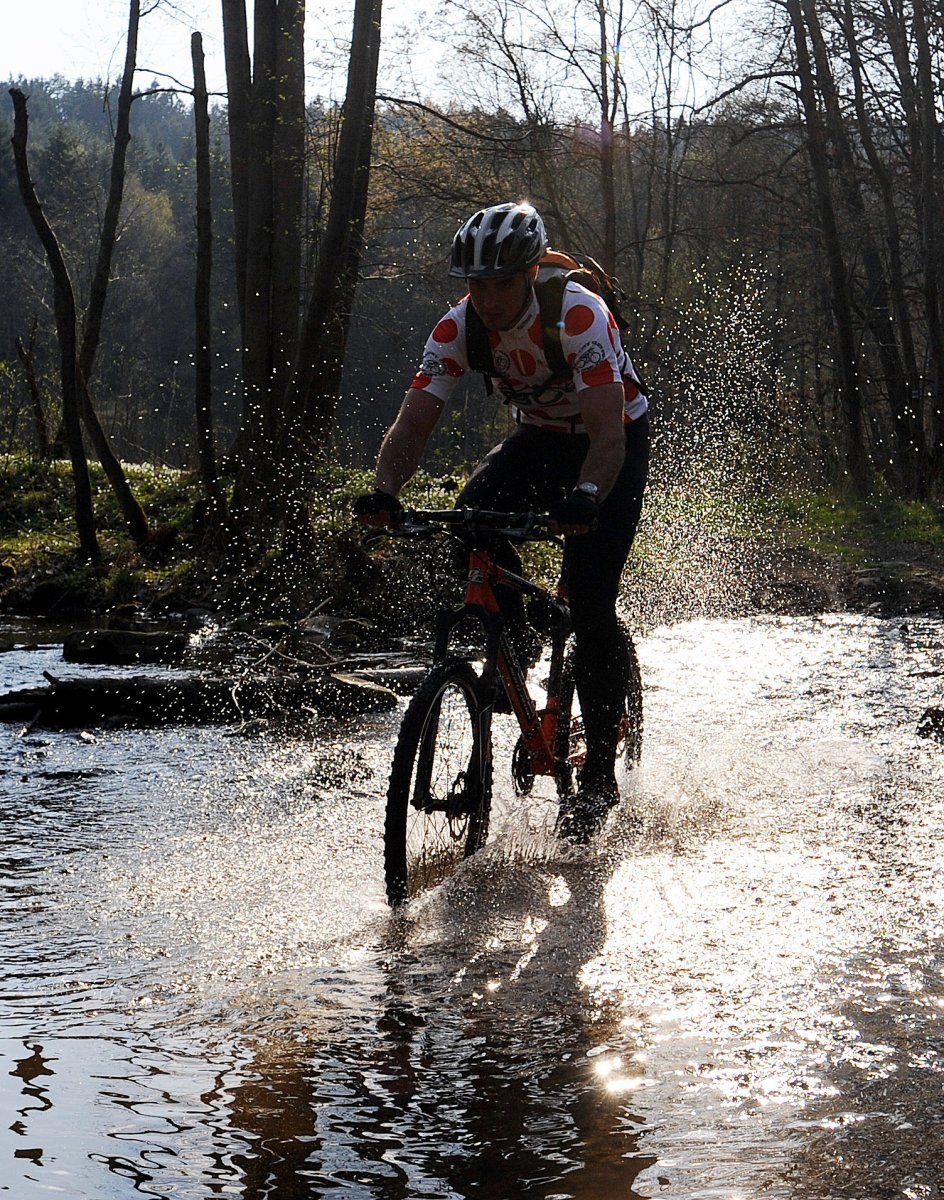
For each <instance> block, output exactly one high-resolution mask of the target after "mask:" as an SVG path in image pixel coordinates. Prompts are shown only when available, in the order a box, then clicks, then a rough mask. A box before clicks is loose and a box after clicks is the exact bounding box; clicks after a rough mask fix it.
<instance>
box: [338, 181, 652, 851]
mask: <svg viewBox="0 0 944 1200" xmlns="http://www.w3.org/2000/svg"><path fill="white" fill-rule="evenodd" d="M546 249H547V235H546V233H545V230H544V224H543V222H542V221H541V218H540V216H539V215H538V214H537V212H535V210H534V209H533V208H531V207H530V205H527V204H500V205H497V206H495V207H493V208H486V209H483V210H481V211H480V212H477V213H475V214H474V215H473V216H472V217H470V218H469V220H468V221H466V223H465V224H464V225H463V226H462V227H461V229H460V230H459V231H458V233H457V234H456V236H455V240H454V242H453V246H452V263H451V266H450V271H449V274H450V275H452V276H454V277H456V278H459V279H465V280H466V281H467V283H468V287H469V295H468V296H466V297H465V298H464V299H463V300H460V301H459V303H458V304H457V305H455V307H454V308H451V309H450V310H449V312H448V313H446V315H445V316H444V317H443V318H442V320H441V321H440V322H439V324H438V325H437V326H436V328H435V329H434V330H433V332H432V334H431V335H430V337H429V340H428V341H427V343H426V348H425V351H424V354H423V359H422V365H421V367H420V370H419V372H418V373H417V375H416V376H415V377H414V379H413V383H412V386H411V387H410V389H409V391H408V392H407V394H406V398H405V399H404V401H403V404H402V406H401V408H400V413H399V415H398V416H397V419H396V421H395V422H394V423H393V425H392V426H391V427H390V429H389V430H388V432H387V435H386V437H385V438H384V441H383V445H382V446H381V448H380V455H379V457H378V459H377V470H376V477H375V485H376V486H375V490H374V492H372V493H371V494H369V495H367V496H361V497H360V498H359V499H358V500H357V502H356V504H355V509H354V511H355V515H356V516H357V517H358V518H359V519H360V520H361V521H364V522H365V523H367V524H370V525H385V524H388V523H389V522H390V521H391V520H392V519H394V520H395V519H396V514H397V513H398V512H399V511H400V508H401V505H400V502H399V500H398V499H397V495H398V494H399V492H400V489H401V488H402V487H403V486H404V484H405V483H406V482H407V480H409V479H410V477H411V476H412V475H413V473H414V472H415V471H416V469H417V467H418V465H419V462H420V458H421V456H422V453H423V450H424V448H425V446H426V443H427V441H428V440H429V437H430V435H431V434H432V432H433V429H434V427H435V425H436V423H437V421H438V420H439V417H440V415H441V413H442V411H443V408H444V407H445V403H446V400H447V398H448V396H449V394H450V392H451V391H452V389H453V387H454V386H455V384H456V381H457V380H458V379H459V378H460V377H461V376H462V375H464V374H465V373H466V372H467V371H468V370H469V369H470V367H469V358H468V352H467V346H466V314H467V312H468V309H469V305H470V304H471V306H472V307H473V309H474V314H473V316H475V315H476V314H477V316H478V318H479V319H480V321H481V323H482V324H483V325H484V326H485V329H486V331H487V334H488V340H489V344H490V346H491V350H492V360H493V362H494V364H495V370H496V372H498V374H497V376H496V378H495V379H494V381H493V382H494V386H495V388H496V390H497V391H498V393H499V394H500V395H501V396H502V397H503V399H505V400H506V401H507V402H508V403H510V404H511V408H512V412H513V413H514V415H515V419H516V421H517V428H516V429H515V431H514V433H512V434H511V435H510V437H508V438H506V439H505V441H504V442H502V443H501V445H499V446H496V447H495V449H494V450H492V451H491V453H490V454H488V456H487V457H486V458H485V460H484V461H483V462H482V463H481V464H480V465H479V467H478V468H477V469H476V471H475V472H474V473H473V475H472V477H471V479H470V480H469V482H468V483H467V484H466V486H465V488H464V489H463V491H462V493H461V494H460V496H459V499H458V501H457V503H458V505H460V506H465V507H478V508H492V509H510V510H522V509H531V510H535V511H544V510H546V511H548V513H549V514H550V518H551V530H552V532H555V533H562V534H564V535H566V538H567V540H566V543H565V553H564V573H565V579H566V582H567V586H568V589H569V593H570V603H571V610H572V616H573V624H574V638H575V660H576V674H577V690H578V694H579V697H580V705H581V709H582V711H583V714H584V722H585V726H586V735H587V758H586V763H585V765H584V767H583V770H582V771H581V775H580V780H579V793H578V796H577V799H576V803H575V806H574V813H575V814H576V817H575V819H576V820H578V821H579V822H580V823H582V827H583V828H582V829H581V830H580V831H578V832H583V833H586V832H587V830H588V829H595V828H597V827H598V826H599V825H600V824H602V821H603V820H604V819H605V815H606V812H607V810H608V809H609V808H610V807H612V805H614V804H615V803H616V802H617V800H618V798H619V793H618V791H617V785H616V779H615V766H614V764H615V755H616V739H617V727H618V722H619V717H620V714H621V713H622V709H623V701H624V697H625V696H626V688H627V682H628V671H629V665H628V661H627V656H626V651H625V647H624V642H623V638H622V635H621V632H620V628H619V623H618V621H617V617H616V600H617V595H618V591H619V582H620V575H621V573H622V570H623V566H624V565H625V562H626V558H627V556H628V554H629V550H630V546H631V545H632V541H633V536H634V534H635V532H636V525H637V522H638V520H639V514H640V510H641V508H642V495H643V489H644V487H645V483H646V473H647V468H648V460H649V421H648V417H647V414H646V409H647V405H646V398H645V396H644V395H643V394H642V393H641V391H640V390H639V387H638V386H637V383H636V381H635V375H634V372H633V366H632V363H631V362H630V360H629V357H628V355H627V354H626V352H625V350H624V349H623V347H622V344H621V341H620V336H619V330H618V328H617V326H616V322H615V321H614V319H613V316H612V315H611V314H610V312H609V310H608V309H607V307H606V304H605V303H604V301H603V300H602V299H601V298H600V297H599V296H597V295H596V294H595V293H593V292H591V291H588V290H587V289H585V288H583V287H581V286H580V285H579V284H577V283H574V282H572V281H569V282H568V283H567V286H566V289H565V291H564V296H563V304H562V307H561V334H560V340H561V348H562V350H563V352H564V357H565V360H566V362H567V363H569V364H570V366H571V371H572V374H571V377H570V378H567V379H563V380H561V379H556V380H553V381H552V382H551V380H552V374H553V372H552V370H551V368H550V366H549V365H548V361H547V358H546V357H545V354H544V335H543V325H542V321H541V314H540V310H539V306H538V301H537V297H536V295H535V292H534V287H533V285H534V281H535V278H536V276H537V270H538V265H537V264H538V262H539V261H540V259H541V257H542V256H543V255H544V253H545V250H546ZM497 557H499V558H500V560H501V561H502V562H503V564H505V565H506V566H509V567H511V569H512V570H515V569H517V568H518V566H519V565H520V564H519V563H518V559H517V555H516V554H515V552H514V550H513V549H512V547H510V546H507V547H504V548H503V549H502V551H501V553H500V554H499V555H497ZM502 603H503V609H504V610H505V615H506V618H507V620H508V623H509V628H510V631H511V635H512V639H513V641H514V642H515V643H516V645H517V646H518V648H519V649H520V650H522V657H523V658H524V659H527V658H528V657H530V655H529V654H528V652H527V651H528V650H529V649H533V648H534V637H533V634H532V633H531V631H530V630H529V629H528V628H527V625H526V621H525V614H524V610H523V606H522V601H521V597H520V596H519V595H517V594H516V593H514V594H512V593H509V594H508V595H507V598H506V597H502ZM529 643H530V645H529Z"/></svg>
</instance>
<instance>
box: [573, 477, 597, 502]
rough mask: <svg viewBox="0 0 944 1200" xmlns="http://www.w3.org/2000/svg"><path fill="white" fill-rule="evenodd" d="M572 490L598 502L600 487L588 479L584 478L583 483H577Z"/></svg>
mask: <svg viewBox="0 0 944 1200" xmlns="http://www.w3.org/2000/svg"><path fill="white" fill-rule="evenodd" d="M574 491H575V492H579V493H580V495H581V496H589V497H590V499H591V500H596V502H597V504H599V503H600V489H599V488H598V487H597V485H596V484H595V483H591V482H590V480H589V479H586V480H584V482H583V483H578V484H577V486H576V487H575V488H574Z"/></svg>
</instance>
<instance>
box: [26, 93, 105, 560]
mask: <svg viewBox="0 0 944 1200" xmlns="http://www.w3.org/2000/svg"><path fill="white" fill-rule="evenodd" d="M10 96H11V98H12V100H13V114H14V116H13V155H14V159H15V162H16V177H17V182H18V184H19V188H20V195H21V196H22V198H23V204H24V205H25V207H26V211H27V212H28V213H29V217H30V220H31V221H32V223H33V228H34V229H35V230H36V233H37V236H38V237H39V240H40V242H41V243H42V245H43V249H44V250H45V251H46V258H47V260H48V262H49V268H50V270H51V271H52V277H53V285H54V296H55V311H56V332H57V335H58V339H59V358H60V378H61V381H62V419H63V424H64V426H65V430H66V437H67V439H68V443H69V457H70V459H71V462H72V481H73V485H74V487H75V523H76V529H77V530H78V535H79V545H80V547H81V549H82V552H83V553H84V554H85V555H86V556H87V557H88V558H89V559H91V560H92V561H93V562H97V561H98V559H99V547H98V539H97V538H96V536H95V518H94V516H93V513H92V485H91V481H90V479H89V471H88V460H87V459H86V457H85V448H84V447H83V445H82V427H81V421H80V419H79V380H78V373H77V367H76V348H77V341H78V339H77V335H76V311H75V293H74V291H73V288H72V280H71V279H70V278H69V270H68V267H67V266H66V262H65V259H64V258H63V255H62V249H61V247H60V245H59V242H58V240H57V238H56V235H55V233H53V230H52V227H51V226H50V224H49V222H48V220H47V219H46V215H45V213H44V212H43V209H42V205H41V204H40V202H39V198H38V197H37V195H36V189H35V188H34V186H33V181H32V178H31V176H30V170H29V162H28V159H27V154H26V146H27V139H28V131H29V124H28V116H27V111H26V96H25V95H24V94H23V92H21V91H20V89H19V88H11V89H10Z"/></svg>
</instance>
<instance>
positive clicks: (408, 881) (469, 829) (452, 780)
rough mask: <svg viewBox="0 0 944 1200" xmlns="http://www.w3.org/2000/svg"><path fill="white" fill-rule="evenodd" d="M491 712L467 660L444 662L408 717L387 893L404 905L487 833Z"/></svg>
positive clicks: (394, 774)
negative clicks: (484, 704)
mask: <svg viewBox="0 0 944 1200" xmlns="http://www.w3.org/2000/svg"><path fill="white" fill-rule="evenodd" d="M490 715H491V714H490V712H486V713H483V712H482V709H481V705H480V702H479V682H478V676H477V675H476V674H475V672H474V671H473V670H472V668H471V667H470V666H469V664H468V663H467V662H464V661H463V660H461V659H447V660H446V661H445V662H442V663H438V664H437V665H436V666H434V667H433V669H432V670H431V671H430V673H429V675H427V677H426V679H425V680H424V681H423V683H422V684H421V686H420V688H419V690H418V691H417V692H416V694H415V696H414V697H413V699H412V700H411V701H410V704H409V706H408V708H407V710H406V713H405V714H404V717H403V723H402V724H401V726H400V736H399V738H398V740H397V747H396V751H395V752H394V756H393V767H392V769H391V772H390V785H389V787H388V789H387V815H386V822H385V826H384V869H385V875H386V886H387V899H388V900H389V901H390V903H391V904H400V903H402V902H403V901H404V900H408V899H410V898H411V897H412V896H415V895H417V894H418V893H419V892H422V891H425V890H427V889H428V888H431V887H434V886H435V885H436V884H437V883H440V882H442V880H444V879H445V878H447V877H448V876H449V875H450V874H451V873H452V872H453V871H454V870H455V869H456V867H457V866H458V865H459V863H460V862H461V861H462V859H463V858H466V857H467V856H468V855H470V854H474V853H475V851H476V850H478V849H479V848H480V847H481V846H483V845H484V843H485V839H486V837H487V836H488V818H489V811H490V808H491V799H492V754H491V728H490Z"/></svg>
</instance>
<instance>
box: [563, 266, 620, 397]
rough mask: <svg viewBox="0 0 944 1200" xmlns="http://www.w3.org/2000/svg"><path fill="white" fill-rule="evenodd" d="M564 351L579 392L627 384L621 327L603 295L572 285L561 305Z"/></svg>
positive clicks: (565, 293)
mask: <svg viewBox="0 0 944 1200" xmlns="http://www.w3.org/2000/svg"><path fill="white" fill-rule="evenodd" d="M561 349H562V350H563V352H564V358H565V359H566V361H567V362H568V363H569V364H570V367H571V369H572V371H573V373H574V386H575V388H576V389H577V391H578V392H581V391H583V390H584V389H586V388H591V387H599V386H601V385H602V384H607V383H618V384H622V383H623V372H622V370H621V367H622V361H621V360H622V359H624V358H625V351H624V350H623V348H622V344H621V342H620V337H619V328H618V327H617V324H616V321H615V320H614V319H613V316H612V314H611V313H610V310H609V309H608V308H607V307H606V305H605V304H604V302H603V301H602V300H601V299H600V297H599V296H596V295H594V293H593V292H590V291H587V289H586V288H583V287H581V286H580V285H579V284H574V283H568V285H567V287H566V288H565V289H564V298H563V304H562V305H561Z"/></svg>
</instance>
